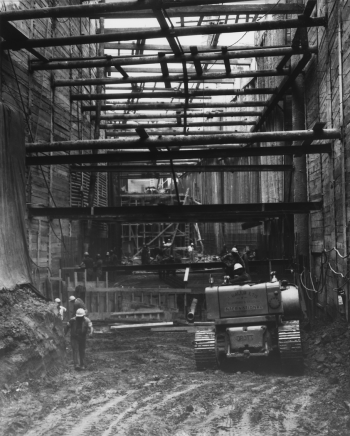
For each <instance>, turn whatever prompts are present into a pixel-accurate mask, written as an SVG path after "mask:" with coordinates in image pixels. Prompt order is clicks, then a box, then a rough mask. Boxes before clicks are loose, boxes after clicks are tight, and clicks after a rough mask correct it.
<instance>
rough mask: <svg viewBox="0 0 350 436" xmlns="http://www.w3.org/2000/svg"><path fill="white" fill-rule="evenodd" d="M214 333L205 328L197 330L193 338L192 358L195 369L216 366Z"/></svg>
mask: <svg viewBox="0 0 350 436" xmlns="http://www.w3.org/2000/svg"><path fill="white" fill-rule="evenodd" d="M215 348H216V347H215V333H214V332H211V331H207V330H199V331H197V332H196V334H195V338H194V358H195V361H196V366H197V369H201V370H203V369H214V368H217V366H218V364H217V360H216V349H215Z"/></svg>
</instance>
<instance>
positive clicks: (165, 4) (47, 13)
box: [0, 0, 249, 21]
mask: <svg viewBox="0 0 350 436" xmlns="http://www.w3.org/2000/svg"><path fill="white" fill-rule="evenodd" d="M234 1H235V0H222V1H219V0H213V1H210V2H208V1H205V0H181V1H179V2H177V3H174V1H173V0H168V1H167V0H163V1H160V0H143V1H139V0H118V2H113V3H102V4H92V5H74V6H56V7H47V8H35V9H23V10H10V11H5V12H1V13H0V20H3V21H19V20H32V19H34V18H70V17H94V18H95V17H96V16H98V17H101V18H103V17H104V14H113V13H118V12H122V13H124V12H126V11H140V10H145V11H148V13H151V12H150V11H149V10H152V9H154V8H159V7H162V8H164V9H170V8H174V6H177V7H181V8H184V7H185V8H187V7H190V6H196V7H198V6H202V5H207V4H208V3H210V4H222V3H233V2H234ZM248 1H249V0H248ZM130 17H131V18H133V17H134V13H132V14H131V16H130ZM152 17H153V15H152ZM106 18H108V17H106Z"/></svg>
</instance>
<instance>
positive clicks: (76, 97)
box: [70, 88, 276, 101]
mask: <svg viewBox="0 0 350 436" xmlns="http://www.w3.org/2000/svg"><path fill="white" fill-rule="evenodd" d="M275 93H276V89H275V88H248V89H205V90H197V91H192V90H191V91H189V93H188V94H189V97H190V98H193V97H198V98H201V97H204V96H207V97H208V96H217V95H259V94H264V95H265V94H275ZM186 97H187V95H186V93H185V92H183V91H164V90H162V91H155V92H129V93H103V94H72V95H71V98H70V99H71V101H84V100H111V99H114V98H116V99H120V100H125V99H130V98H180V99H185V98H186Z"/></svg>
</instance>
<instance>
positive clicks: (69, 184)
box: [0, 0, 107, 290]
mask: <svg viewBox="0 0 350 436" xmlns="http://www.w3.org/2000/svg"><path fill="white" fill-rule="evenodd" d="M80 3H81V2H80V1H78V0H72V1H68V0H60V1H56V0H24V1H21V2H13V3H12V4H10V3H9V2H5V3H4V4H2V5H1V10H4V9H5V8H6V9H7V10H9V9H10V8H13V9H16V8H21V9H25V8H26V9H27V8H28V9H29V8H39V9H40V8H43V7H47V6H50V7H51V6H65V5H79V4H80ZM12 24H13V25H14V26H15V27H16V28H17V29H19V30H20V31H21V32H22V33H23V34H24V35H25V36H27V37H28V38H33V39H34V38H51V37H60V36H74V35H81V34H86V35H87V34H90V33H91V34H93V33H95V31H96V26H97V25H98V22H97V21H96V20H90V19H88V18H64V19H63V18H62V19H51V18H44V19H35V20H26V21H14V22H12ZM38 51H39V52H40V53H41V54H42V55H43V56H45V57H46V58H47V59H50V58H74V57H77V58H87V57H93V56H96V52H97V45H96V44H88V45H78V46H77V45H73V46H63V47H48V48H41V49H38ZM35 60H36V58H35V56H33V55H32V54H30V53H29V52H27V51H26V50H20V51H5V52H4V53H3V57H2V81H1V89H0V93H1V95H2V99H3V101H4V102H5V103H6V104H7V105H8V106H10V107H12V108H14V109H15V110H16V111H19V112H20V113H21V114H22V116H23V126H24V128H25V141H26V142H38V141H59V140H74V139H91V138H93V135H94V125H93V123H91V122H90V115H86V114H83V113H82V111H81V109H80V104H81V103H79V102H73V103H72V102H71V101H70V97H71V95H73V94H76V93H86V92H95V87H91V86H88V87H73V88H69V87H65V88H53V87H52V86H51V83H52V79H54V78H56V79H73V78H89V77H95V76H96V70H92V69H74V70H53V71H31V70H30V69H29V63H30V61H35ZM86 103H89V102H86ZM25 178H26V201H27V203H30V204H31V205H33V206H50V207H55V206H58V207H59V206H61V207H62V206H66V207H69V206H84V205H87V204H88V193H89V185H90V173H77V174H70V172H69V169H68V166H67V165H57V166H54V167H48V166H35V167H30V168H28V169H27V173H26V177H25ZM94 203H95V205H99V206H106V205H107V177H106V174H104V173H100V174H99V176H98V177H97V182H96V187H95V196H94ZM85 231H86V226H85V225H81V224H79V223H77V222H69V221H68V220H61V221H59V220H53V221H51V222H50V221H49V220H48V219H46V218H39V219H38V218H30V217H28V219H27V244H28V249H29V254H30V257H31V259H32V261H33V262H32V265H31V269H32V274H33V279H34V282H35V284H36V286H37V287H38V288H40V289H41V290H43V288H44V281H45V279H46V277H47V275H48V274H49V273H51V274H53V275H57V270H58V268H59V267H60V259H62V263H63V264H64V265H70V266H71V265H72V264H76V263H77V262H79V261H80V259H81V257H82V251H83V239H84V233H85ZM93 233H94V234H95V235H96V239H98V238H100V237H106V228H105V226H104V225H98V226H96V228H95V229H94V232H93ZM63 241H64V243H63ZM62 266H63V265H62Z"/></svg>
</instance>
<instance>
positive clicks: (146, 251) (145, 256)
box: [141, 244, 151, 265]
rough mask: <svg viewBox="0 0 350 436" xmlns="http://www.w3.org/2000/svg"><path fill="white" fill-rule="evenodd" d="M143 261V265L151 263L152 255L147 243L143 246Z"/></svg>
mask: <svg viewBox="0 0 350 436" xmlns="http://www.w3.org/2000/svg"><path fill="white" fill-rule="evenodd" d="M141 263H142V265H149V264H150V263H151V255H150V252H149V248H148V246H147V245H146V244H143V247H142V251H141Z"/></svg>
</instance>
